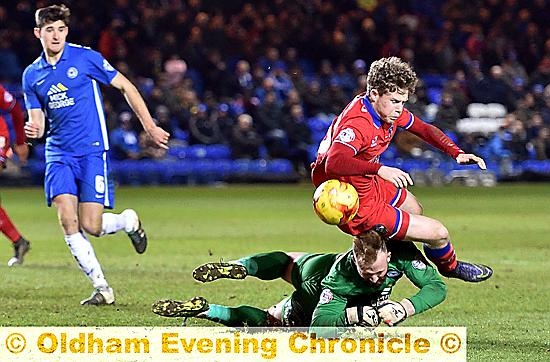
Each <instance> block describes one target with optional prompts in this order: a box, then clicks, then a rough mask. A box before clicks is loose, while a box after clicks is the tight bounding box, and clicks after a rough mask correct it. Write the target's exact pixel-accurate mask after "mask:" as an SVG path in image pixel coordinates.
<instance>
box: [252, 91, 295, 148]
mask: <svg viewBox="0 0 550 362" xmlns="http://www.w3.org/2000/svg"><path fill="white" fill-rule="evenodd" d="M256 114H257V118H256V119H257V122H256V125H257V126H256V129H257V130H258V132H260V134H262V135H263V136H264V142H265V146H266V148H267V152H268V154H269V156H270V157H271V158H283V157H285V156H286V154H287V147H288V139H287V134H286V132H285V131H284V130H283V109H282V106H281V104H280V103H279V102H278V101H277V96H276V94H275V92H274V91H271V92H268V93H266V95H265V97H264V102H263V103H262V104H261V105H260V106H259V107H258V110H257V112H256Z"/></svg>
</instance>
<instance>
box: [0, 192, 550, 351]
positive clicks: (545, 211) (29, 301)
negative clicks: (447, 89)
mask: <svg viewBox="0 0 550 362" xmlns="http://www.w3.org/2000/svg"><path fill="white" fill-rule="evenodd" d="M411 191H412V192H413V193H414V194H415V195H416V196H417V197H418V199H419V200H420V201H421V202H422V204H423V206H424V212H425V214H426V215H428V216H432V217H435V218H437V219H439V220H441V221H442V222H443V223H444V224H445V225H446V226H447V227H448V229H449V231H450V232H451V236H452V240H453V242H454V245H455V248H456V249H457V252H458V255H459V257H460V258H461V259H464V260H471V261H479V262H484V263H487V264H489V265H491V266H492V267H493V268H494V270H495V275H494V276H493V278H492V279H490V280H489V281H487V282H485V283H482V284H478V285H472V284H466V283H463V282H460V281H457V280H446V281H447V285H448V297H447V300H446V301H445V302H443V304H441V305H440V306H438V307H436V308H435V309H433V310H431V311H428V312H426V313H424V314H421V315H418V316H415V317H412V318H410V319H408V320H407V321H405V323H404V325H405V326H466V327H468V360H471V361H496V360H500V361H542V360H545V361H548V360H550V342H549V341H550V328H549V326H550V312H549V308H548V301H549V300H550V288H549V282H548V278H549V277H550V262H549V260H550V245H549V243H550V184H513V185H499V186H497V187H495V188H463V187H443V188H418V187H413V188H411ZM312 193H313V189H312V188H311V186H309V185H246V186H245V185H235V186H228V187H216V188H213V187H159V188H157V187H151V188H120V189H118V190H117V204H116V208H115V211H117V212H120V211H122V210H123V209H124V208H127V207H132V208H135V209H136V210H138V212H139V213H140V216H141V218H142V221H143V224H144V227H145V229H146V230H147V232H148V236H149V240H150V241H149V248H148V250H147V252H146V253H145V254H144V255H137V254H136V253H135V252H134V250H133V248H132V246H131V244H130V242H129V240H128V238H127V237H126V235H124V234H123V233H121V234H117V235H110V236H106V237H103V238H100V239H94V240H93V241H92V242H93V244H94V247H95V250H96V254H97V255H98V258H99V260H100V261H101V263H102V266H103V269H104V272H105V274H106V276H107V278H108V280H109V281H110V284H111V286H112V287H113V288H114V289H115V292H116V295H117V301H116V305H115V306H113V307H104V308H95V307H81V306H80V305H79V301H80V300H81V299H83V298H85V297H87V296H88V295H89V293H90V292H91V287H90V285H89V283H88V281H87V280H86V279H85V277H84V276H83V275H82V273H81V272H80V271H79V270H78V269H77V267H76V265H75V262H74V260H73V258H72V257H71V255H70V253H69V251H68V249H67V247H66V245H65V242H64V241H63V237H62V233H61V230H60V227H59V225H58V224H57V218H56V214H55V210H54V209H53V208H51V209H50V208H47V207H46V206H45V202H44V198H43V192H42V190H41V189H39V188H25V189H16V188H3V189H2V190H1V196H2V204H3V206H4V207H5V208H6V209H7V210H8V212H9V213H10V215H11V216H12V219H13V220H14V222H15V223H16V224H17V226H18V227H19V229H20V231H21V232H22V233H23V234H24V235H25V236H26V237H27V238H28V239H30V240H31V242H32V250H31V252H30V254H29V255H28V257H27V259H26V261H25V264H24V265H23V266H21V267H17V268H8V267H7V266H6V262H7V260H8V259H9V257H10V256H11V253H12V248H11V245H10V243H8V242H7V241H6V240H5V239H4V241H3V242H1V243H0V256H1V258H2V259H3V260H2V265H0V275H1V280H2V281H1V283H0V306H1V307H0V325H1V326H179V325H180V324H181V320H174V319H167V318H162V317H159V316H157V315H155V314H153V313H152V312H151V311H150V306H151V303H152V302H154V301H155V300H157V299H162V298H178V299H183V298H190V297H193V296H195V295H202V296H204V297H206V298H207V299H209V300H210V301H211V302H213V303H219V304H229V305H238V304H253V305H258V306H261V307H268V306H269V305H270V304H271V303H275V302H277V301H279V300H280V299H281V298H282V297H283V296H286V295H287V294H288V293H289V292H290V291H291V289H290V288H289V286H288V285H286V284H285V283H284V282H282V281H271V282H260V281H257V280H254V279H253V278H250V279H247V280H245V281H227V280H221V281H218V282H216V283H215V285H213V284H205V285H203V284H200V283H198V282H195V281H193V279H192V278H191V271H192V270H193V268H194V267H195V266H197V265H199V264H201V263H204V262H207V261H218V260H220V259H224V260H229V259H232V258H236V257H239V256H242V255H246V254H249V253H255V252H261V251H268V250H275V249H278V250H285V251H312V252H328V251H343V250H345V249H346V248H347V247H348V246H349V241H350V239H349V237H348V236H346V235H344V234H343V233H341V232H340V231H339V230H338V229H337V228H336V227H331V226H328V225H325V224H323V223H322V222H321V221H320V220H318V219H317V217H316V216H315V214H314V213H313V211H312V208H311V196H312ZM414 290H415V288H414V287H413V286H412V285H411V284H410V283H409V282H408V281H403V282H401V283H400V284H398V287H397V288H396V291H395V293H394V297H393V298H394V299H396V298H397V299H400V298H402V297H404V296H406V295H407V294H408V293H411V292H413V291H414ZM189 325H212V324H209V323H208V322H205V321H201V320H191V321H190V322H189Z"/></svg>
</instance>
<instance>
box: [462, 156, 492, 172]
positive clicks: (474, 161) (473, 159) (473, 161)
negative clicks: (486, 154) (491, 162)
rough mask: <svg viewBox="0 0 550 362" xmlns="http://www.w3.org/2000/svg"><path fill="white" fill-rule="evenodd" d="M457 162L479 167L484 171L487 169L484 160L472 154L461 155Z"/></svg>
mask: <svg viewBox="0 0 550 362" xmlns="http://www.w3.org/2000/svg"><path fill="white" fill-rule="evenodd" d="M456 162H458V163H459V164H460V165H478V167H479V168H480V169H482V170H486V169H487V166H486V165H485V161H484V160H483V158H481V157H478V156H476V155H474V154H471V153H461V154H460V155H458V156H457V157H456Z"/></svg>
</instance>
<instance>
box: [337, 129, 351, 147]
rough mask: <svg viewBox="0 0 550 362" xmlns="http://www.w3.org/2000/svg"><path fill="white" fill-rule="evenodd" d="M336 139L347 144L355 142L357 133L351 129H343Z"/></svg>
mask: <svg viewBox="0 0 550 362" xmlns="http://www.w3.org/2000/svg"><path fill="white" fill-rule="evenodd" d="M336 139H337V140H339V141H342V142H345V143H350V142H353V140H355V132H354V131H353V129H351V128H346V129H343V130H341V131H340V133H339V134H338V136H337V137H336Z"/></svg>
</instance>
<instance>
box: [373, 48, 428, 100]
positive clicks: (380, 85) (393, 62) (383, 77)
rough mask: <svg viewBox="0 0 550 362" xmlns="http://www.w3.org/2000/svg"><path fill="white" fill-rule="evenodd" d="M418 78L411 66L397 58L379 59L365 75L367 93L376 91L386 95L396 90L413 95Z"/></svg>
mask: <svg viewBox="0 0 550 362" xmlns="http://www.w3.org/2000/svg"><path fill="white" fill-rule="evenodd" d="M417 82H418V78H417V76H416V73H415V72H414V71H413V70H412V68H411V66H410V65H409V64H407V63H406V62H404V61H403V60H402V59H400V58H397V57H389V58H381V59H378V60H376V61H374V62H373V63H372V64H371V66H370V69H369V73H368V74H367V92H370V91H371V90H373V89H376V90H377V91H378V93H380V94H381V95H382V94H386V93H389V92H395V91H396V90H397V89H405V90H408V91H409V94H412V93H414V90H415V88H416V83H417Z"/></svg>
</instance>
